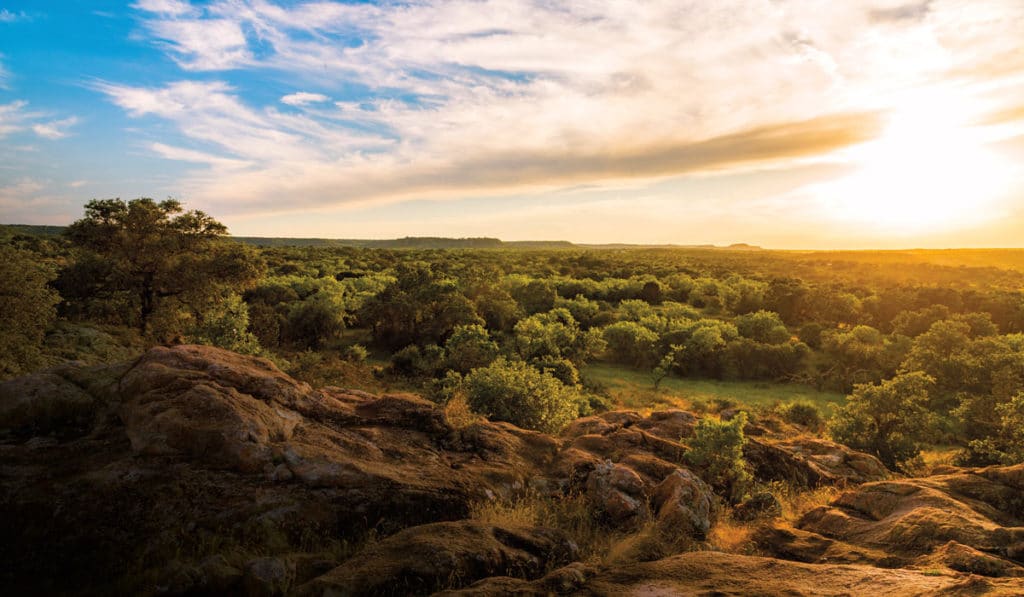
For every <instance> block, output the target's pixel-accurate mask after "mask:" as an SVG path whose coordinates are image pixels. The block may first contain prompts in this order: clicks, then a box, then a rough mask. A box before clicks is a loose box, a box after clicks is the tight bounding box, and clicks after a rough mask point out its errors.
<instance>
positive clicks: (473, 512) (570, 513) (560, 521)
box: [469, 492, 630, 564]
mask: <svg viewBox="0 0 1024 597" xmlns="http://www.w3.org/2000/svg"><path fill="white" fill-rule="evenodd" d="M469 517H470V518H471V519H473V520H477V521H480V522H483V523H486V524H493V525H509V526H516V525H522V526H542V527H549V528H557V529H560V530H562V531H564V532H565V533H566V534H567V535H568V536H569V538H570V539H572V540H573V542H575V543H576V545H577V546H578V547H579V550H580V556H579V561H581V562H586V563H591V564H601V563H604V562H605V560H606V558H607V556H608V553H609V552H610V550H611V549H612V546H613V545H615V544H616V543H618V542H620V541H622V540H623V539H625V538H626V537H627V536H629V535H630V534H629V533H624V532H622V531H616V530H614V529H610V528H608V527H606V526H605V525H602V524H601V523H600V522H599V521H598V520H596V519H595V518H594V516H593V513H592V512H591V510H590V506H589V505H588V504H587V502H586V498H584V497H583V496H581V495H568V496H564V497H552V496H543V495H539V494H537V493H535V492H529V493H526V494H524V495H522V496H520V497H517V498H515V499H512V500H492V501H486V502H479V503H476V504H474V505H472V506H471V507H470V514H469Z"/></svg>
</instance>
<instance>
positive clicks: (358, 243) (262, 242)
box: [0, 224, 762, 251]
mask: <svg viewBox="0 0 1024 597" xmlns="http://www.w3.org/2000/svg"><path fill="white" fill-rule="evenodd" d="M65 228H66V226H36V225H33V224H4V225H0V238H2V237H4V236H10V235H13V234H27V235H31V236H59V235H60V234H61V233H62V232H63V231H64V229H65ZM231 238H233V239H235V240H237V241H239V242H243V243H246V244H250V245H256V246H259V247H357V248H364V249H537V250H542V249H717V250H721V251H760V250H762V249H761V247H758V246H754V245H748V244H746V243H736V244H732V245H729V246H727V247H717V246H715V245H674V244H650V245H648V244H642V245H641V244H628V243H606V244H576V243H571V242H569V241H567V240H512V241H506V240H501V239H499V238H491V237H486V236H482V237H470V238H446V237H442V236H406V237H403V238H394V239H358V238H288V237H264V236H232V237H231Z"/></svg>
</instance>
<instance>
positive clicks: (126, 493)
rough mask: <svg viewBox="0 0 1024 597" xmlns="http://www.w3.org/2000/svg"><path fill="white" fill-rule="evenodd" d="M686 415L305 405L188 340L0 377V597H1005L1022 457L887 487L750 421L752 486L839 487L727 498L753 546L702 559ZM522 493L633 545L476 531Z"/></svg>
mask: <svg viewBox="0 0 1024 597" xmlns="http://www.w3.org/2000/svg"><path fill="white" fill-rule="evenodd" d="M696 421H697V418H696V417H695V416H694V415H693V414H691V413H688V412H684V411H678V410H674V411H673V410H670V411H661V412H655V413H652V414H651V415H649V416H646V417H644V416H640V415H639V414H637V413H634V412H625V411H614V412H609V413H604V414H602V415H600V416H595V417H588V418H585V419H580V420H578V421H576V422H574V423H573V424H572V425H570V426H569V427H568V428H567V429H566V430H565V431H564V432H563V433H562V435H561V436H560V437H551V436H548V435H544V434H541V433H536V432H531V431H524V430H521V429H518V428H516V427H514V426H511V425H508V424H504V423H488V422H486V421H476V422H472V423H466V422H459V421H451V420H449V418H448V417H447V416H446V414H445V412H444V411H443V410H441V409H438V408H437V407H435V405H433V404H432V403H430V402H428V401H426V400H423V399H421V398H418V397H415V396H405V395H385V396H373V395H369V394H365V393H361V392H357V391H348V390H342V389H339V388H323V389H319V390H317V389H313V388H311V387H309V386H308V385H306V384H303V383H300V382H297V381H295V380H293V379H291V378H289V377H288V376H286V375H285V374H283V373H281V372H280V371H279V370H277V369H276V368H275V367H274V366H273V365H271V364H270V363H269V362H267V361H265V360H262V359H258V358H252V357H245V356H240V355H237V354H234V353H230V352H227V351H223V350H219V349H214V348H208V347H199V346H177V347H173V348H155V349H152V350H150V351H149V352H148V353H146V354H145V355H144V356H143V357H141V358H140V359H138V360H136V361H134V362H130V363H123V364H120V365H115V366H86V365H77V366H76V365H67V366H63V367H60V368H57V369H53V370H50V371H47V372H44V373H38V374H34V375H31V376H28V377H23V378H19V379H15V380H11V381H8V382H6V383H4V384H0V511H2V512H3V516H0V559H2V561H3V562H4V566H3V567H2V568H0V583H2V586H4V587H5V591H4V592H5V593H6V594H16V595H31V594H69V595H111V594H136V595H317V596H319V595H381V594H385V595H386V594H391V595H407V594H421V595H422V594H431V593H434V592H437V591H446V592H447V593H448V594H507V593H515V594H522V595H532V594H537V595H544V594H552V593H555V594H559V593H561V594H570V593H571V594H593V595H619V594H635V595H663V594H665V595H667V594H707V595H712V594H713V595H749V594H768V595H773V594H786V595H862V594H863V595H869V594H870V595H936V594H943V595H947V594H948V595H960V594H969V595H982V594H985V595H1020V594H1024V526H1022V525H1024V522H1022V521H1024V465H1022V466H1016V467H1002V468H987V469H954V468H950V469H948V470H942V471H940V473H941V474H936V475H933V476H931V477H927V478H918V479H897V478H894V477H893V476H892V475H890V474H889V473H888V471H886V470H885V468H884V467H883V466H882V465H881V464H880V463H879V462H878V461H877V460H875V459H874V458H872V457H870V456H867V455H865V454H860V453H857V452H854V451H851V450H849V449H847V448H845V447H843V446H839V445H837V444H833V443H830V442H827V441H824V440H820V439H811V438H802V439H801V438H793V437H792V434H791V433H789V430H785V429H773V428H772V426H771V424H769V423H770V422H764V423H761V424H758V423H754V424H751V425H749V426H748V429H747V432H748V434H749V436H750V437H749V443H748V445H747V447H746V449H745V456H746V458H747V460H748V461H749V462H750V464H751V467H752V469H753V471H754V473H755V476H756V477H758V478H759V479H760V480H762V481H772V480H776V481H784V482H786V483H788V484H789V485H791V486H805V487H814V486H819V485H827V486H831V485H838V486H842V487H844V488H846V490H845V491H844V492H842V493H840V494H839V495H838V497H837V498H836V499H834V500H833V501H832V502H831V503H830V504H828V505H826V506H822V507H819V508H816V509H812V510H810V511H809V512H807V513H806V514H804V515H803V516H802V517H801V518H800V519H799V520H797V521H795V522H787V521H786V520H784V519H783V518H781V517H778V516H776V514H777V513H778V512H777V508H778V504H775V503H773V502H772V499H771V497H770V496H764V495H761V496H757V497H755V498H754V499H752V500H751V501H750V502H748V503H747V504H742V505H740V506H739V507H738V508H737V509H736V511H735V513H734V514H733V516H734V517H738V516H740V515H742V517H743V518H746V519H748V520H749V521H750V522H749V525H750V526H751V528H752V529H754V531H753V533H752V535H751V541H752V545H753V547H754V548H755V549H754V551H752V552H751V553H754V554H756V555H736V554H730V553H723V552H718V551H713V550H710V549H709V548H710V547H712V546H711V545H710V544H709V543H708V542H707V541H706V540H707V538H708V536H709V534H710V533H713V531H714V529H715V525H716V524H717V522H718V520H719V518H720V510H721V506H720V502H721V500H720V499H719V498H718V497H717V496H715V494H714V493H713V491H712V490H711V488H710V487H709V486H708V485H707V484H706V483H705V482H704V481H703V480H702V479H701V471H694V470H689V469H688V468H687V467H686V466H684V465H683V464H682V463H683V462H684V460H683V455H684V454H685V453H686V451H687V446H686V445H685V444H684V443H683V441H681V440H682V438H685V437H687V436H688V435H690V432H691V431H692V429H693V427H694V425H695V424H696ZM787 437H788V439H787ZM522 495H532V496H538V498H539V499H546V500H561V499H578V500H582V501H583V503H585V504H586V506H587V509H588V512H589V514H590V515H591V516H592V517H593V519H594V521H595V524H596V525H599V526H601V527H602V528H608V529H612V530H614V531H616V532H618V533H621V534H622V535H623V536H627V537H630V536H631V535H630V533H634V534H635V535H633V537H634V539H633V540H631V542H629V548H628V549H625V550H620V553H619V554H618V556H617V557H616V558H606V559H603V560H600V561H595V560H594V558H592V557H584V555H583V554H581V547H580V545H578V544H577V542H575V541H574V540H573V537H572V536H571V534H570V533H568V532H567V531H566V530H564V529H559V528H548V527H541V526H533V525H530V524H523V523H522V522H509V523H508V524H505V523H503V522H501V521H498V522H493V521H491V522H485V521H483V520H481V519H480V518H476V517H472V516H471V514H472V512H473V511H474V508H476V507H478V506H479V505H480V504H488V503H504V502H507V501H511V500H514V499H516V498H517V497H518V496H522ZM645 542H646V543H645ZM648 543H649V544H648ZM580 560H586V561H580Z"/></svg>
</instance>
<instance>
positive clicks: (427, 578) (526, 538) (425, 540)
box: [297, 521, 577, 597]
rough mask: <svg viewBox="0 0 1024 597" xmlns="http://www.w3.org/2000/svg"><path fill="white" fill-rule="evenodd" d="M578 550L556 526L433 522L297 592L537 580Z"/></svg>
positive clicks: (428, 589)
mask: <svg viewBox="0 0 1024 597" xmlns="http://www.w3.org/2000/svg"><path fill="white" fill-rule="evenodd" d="M576 550H577V548H576V546H575V544H573V543H572V542H571V541H569V539H568V538H567V537H566V536H565V535H564V534H563V533H562V532H561V531H557V530H554V529H546V528H540V527H509V526H491V525H485V524H480V523H474V522H468V521H463V522H446V523H436V524H429V525H423V526H418V527H413V528H410V529H406V530H404V531H402V532H400V533H397V534H396V535H393V536H391V537H388V538H387V539H384V540H383V541H380V542H378V543H374V544H371V545H368V546H367V547H366V548H365V549H363V550H362V551H361V552H360V553H359V554H357V555H356V556H354V557H352V558H351V559H349V560H348V561H346V562H345V563H343V564H342V565H341V566H338V567H337V568H335V569H334V570H332V571H330V572H328V573H327V574H325V575H323V576H321V577H319V578H317V579H315V580H313V581H311V582H309V583H307V584H305V585H303V586H302V587H301V588H300V589H299V590H298V592H297V595H300V596H305V597H310V596H327V595H348V596H353V597H354V596H357V595H424V594H429V593H432V592H434V591H436V590H438V589H443V588H453V587H456V588H457V587H461V586H465V585H467V584H470V583H472V582H474V581H476V580H479V579H482V578H486V577H489V576H498V575H500V576H517V577H522V578H536V577H537V576H540V575H541V574H542V573H543V572H544V571H545V570H547V569H549V567H550V566H551V565H557V564H562V563H566V562H569V561H571V560H572V559H573V558H574V557H575V556H576Z"/></svg>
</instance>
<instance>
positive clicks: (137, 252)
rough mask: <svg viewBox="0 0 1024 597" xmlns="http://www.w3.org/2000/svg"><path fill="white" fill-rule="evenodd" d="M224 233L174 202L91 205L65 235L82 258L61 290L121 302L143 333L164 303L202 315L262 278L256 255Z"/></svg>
mask: <svg viewBox="0 0 1024 597" xmlns="http://www.w3.org/2000/svg"><path fill="white" fill-rule="evenodd" d="M226 234H227V228H226V227H225V226H224V225H223V224H221V223H220V222H218V221H216V220H214V219H213V218H212V217H210V216H208V215H206V214H205V213H203V212H201V211H198V210H190V211H185V210H184V209H183V208H182V206H181V203H179V202H178V201H175V200H173V199H168V200H166V201H160V202H156V201H154V200H152V199H148V198H140V199H133V200H131V201H123V200H121V199H95V200H92V201H90V202H88V203H87V204H86V205H85V217H83V218H82V219H80V220H78V221H76V222H75V223H73V224H72V225H71V226H69V227H68V229H67V231H66V235H67V237H68V238H69V239H70V240H71V241H72V242H73V243H74V244H75V245H76V246H77V247H79V248H80V249H81V252H82V254H81V256H80V258H79V259H78V261H77V263H76V265H75V266H74V267H73V268H71V271H69V272H68V275H67V276H66V277H65V279H66V281H65V285H72V286H77V287H76V288H74V289H73V290H74V291H75V293H76V294H79V295H85V296H86V297H90V295H92V296H91V297H90V298H92V297H95V296H105V297H108V298H113V297H115V296H120V297H121V299H123V300H122V302H123V303H124V304H126V305H128V306H129V308H130V309H131V311H132V312H133V313H132V315H133V316H132V317H131V318H130V319H131V320H132V322H133V323H135V324H136V325H137V326H138V328H139V330H140V331H141V332H142V333H143V334H146V333H149V332H150V331H151V330H150V324H151V321H152V319H153V317H154V315H156V314H157V313H159V312H160V310H161V309H162V308H163V307H164V306H165V305H166V306H168V307H171V306H173V307H174V308H178V309H182V310H187V311H190V312H191V313H192V314H194V315H197V316H199V317H201V313H202V311H203V308H204V306H205V305H209V304H210V303H211V302H212V301H216V300H219V299H220V298H223V296H224V295H225V293H230V292H238V291H241V290H244V289H246V288H247V287H249V286H251V285H252V284H253V283H254V282H255V281H256V280H257V279H258V278H259V277H260V275H261V274H262V264H261V261H260V260H259V258H258V257H256V256H255V254H254V253H253V251H252V250H251V249H250V248H248V247H245V246H243V245H241V244H238V243H234V242H229V241H227V239H225V238H222V237H224V236H225V235H226ZM76 280H77V281H79V282H80V283H79V284H76V283H75V281H76Z"/></svg>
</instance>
